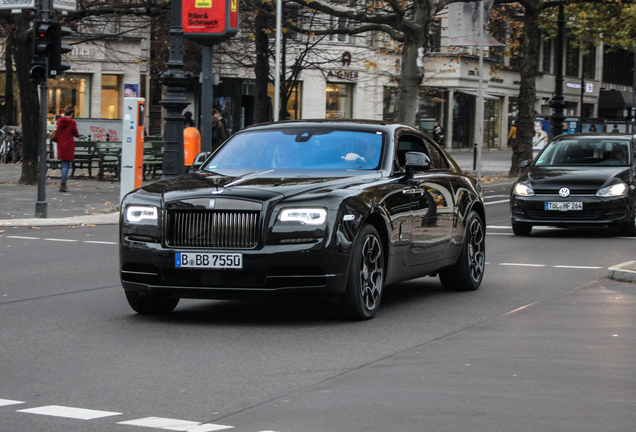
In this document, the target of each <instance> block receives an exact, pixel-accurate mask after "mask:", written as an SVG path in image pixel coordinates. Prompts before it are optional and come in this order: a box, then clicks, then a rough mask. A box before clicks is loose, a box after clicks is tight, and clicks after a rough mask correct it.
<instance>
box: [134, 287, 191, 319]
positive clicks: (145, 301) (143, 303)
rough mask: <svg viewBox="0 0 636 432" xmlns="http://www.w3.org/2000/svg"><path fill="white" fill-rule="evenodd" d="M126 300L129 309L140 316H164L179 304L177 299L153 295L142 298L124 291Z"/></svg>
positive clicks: (136, 293) (137, 294)
mask: <svg viewBox="0 0 636 432" xmlns="http://www.w3.org/2000/svg"><path fill="white" fill-rule="evenodd" d="M126 300H128V304H129V305H130V307H131V308H132V309H133V310H134V311H135V312H137V313H138V314H141V315H164V314H167V313H170V312H172V311H173V310H174V308H176V307H177V304H179V299H178V298H174V297H161V296H158V295H155V294H153V295H148V296H142V295H140V294H139V293H138V292H136V291H126Z"/></svg>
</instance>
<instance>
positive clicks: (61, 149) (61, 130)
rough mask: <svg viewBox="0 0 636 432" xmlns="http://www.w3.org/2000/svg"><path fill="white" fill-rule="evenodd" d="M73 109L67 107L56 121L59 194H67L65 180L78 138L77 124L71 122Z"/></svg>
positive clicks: (73, 158)
mask: <svg viewBox="0 0 636 432" xmlns="http://www.w3.org/2000/svg"><path fill="white" fill-rule="evenodd" d="M74 115H75V109H74V108H73V107H72V106H67V107H66V109H65V110H64V115H63V116H62V117H60V119H59V120H58V121H57V158H58V159H59V160H60V161H62V184H61V185H60V192H68V187H66V179H67V178H68V170H69V168H70V167H71V161H73V160H75V139H74V138H73V137H75V138H77V137H79V132H77V124H76V123H75V120H73V116H74Z"/></svg>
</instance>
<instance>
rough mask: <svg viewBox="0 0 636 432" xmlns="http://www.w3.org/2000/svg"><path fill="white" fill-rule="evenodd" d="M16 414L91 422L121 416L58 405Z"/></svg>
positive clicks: (114, 413) (108, 412)
mask: <svg viewBox="0 0 636 432" xmlns="http://www.w3.org/2000/svg"><path fill="white" fill-rule="evenodd" d="M18 412H22V413H29V414H40V415H47V416H53V417H65V418H72V419H78V420H93V419H97V418H102V417H110V416H115V415H121V413H118V412H111V411H98V410H91V409H84V408H73V407H66V406H60V405H47V406H42V407H37V408H28V409H23V410H18Z"/></svg>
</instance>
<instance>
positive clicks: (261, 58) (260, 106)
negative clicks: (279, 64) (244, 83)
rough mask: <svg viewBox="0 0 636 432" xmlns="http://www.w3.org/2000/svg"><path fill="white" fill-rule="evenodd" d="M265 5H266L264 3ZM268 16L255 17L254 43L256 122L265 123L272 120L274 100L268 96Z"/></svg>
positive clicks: (259, 14)
mask: <svg viewBox="0 0 636 432" xmlns="http://www.w3.org/2000/svg"><path fill="white" fill-rule="evenodd" d="M263 6H264V5H263ZM266 29H267V16H266V15H265V14H264V13H262V12H258V13H257V14H256V18H255V35H254V45H255V49H256V65H255V66H254V74H255V76H256V79H255V83H254V92H255V99H254V123H265V122H269V121H271V120H272V109H273V106H272V101H271V100H270V99H269V98H268V97H267V86H268V84H269V40H268V38H267V33H266V32H265V30H266Z"/></svg>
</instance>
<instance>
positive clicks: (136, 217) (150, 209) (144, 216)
mask: <svg viewBox="0 0 636 432" xmlns="http://www.w3.org/2000/svg"><path fill="white" fill-rule="evenodd" d="M157 219H158V212H157V207H154V206H129V207H127V208H126V222H128V223H139V222H141V221H145V220H147V221H154V222H155V223H156V222H157Z"/></svg>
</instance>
